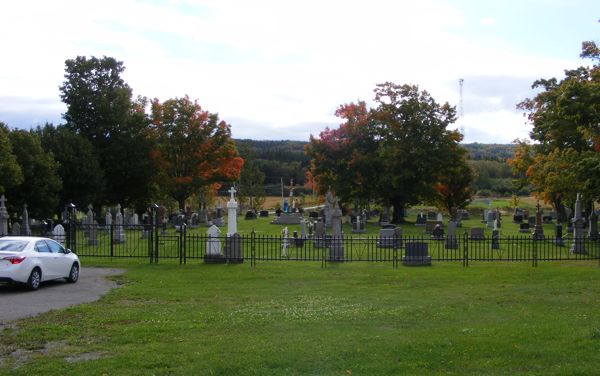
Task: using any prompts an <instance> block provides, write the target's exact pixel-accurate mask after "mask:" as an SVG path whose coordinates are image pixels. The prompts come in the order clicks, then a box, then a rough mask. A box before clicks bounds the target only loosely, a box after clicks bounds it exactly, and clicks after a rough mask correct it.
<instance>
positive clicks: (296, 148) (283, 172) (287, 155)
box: [235, 140, 310, 195]
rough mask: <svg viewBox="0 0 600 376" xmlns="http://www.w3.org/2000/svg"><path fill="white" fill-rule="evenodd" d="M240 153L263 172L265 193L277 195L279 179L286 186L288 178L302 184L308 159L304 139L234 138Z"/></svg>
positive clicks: (279, 184)
mask: <svg viewBox="0 0 600 376" xmlns="http://www.w3.org/2000/svg"><path fill="white" fill-rule="evenodd" d="M235 142H236V145H237V148H238V151H239V153H240V155H241V156H242V157H243V158H244V159H246V158H252V159H254V161H255V163H256V164H257V165H258V167H259V168H260V170H261V171H262V172H263V173H264V174H265V189H266V191H267V194H268V195H269V194H272V195H278V194H279V192H280V189H281V188H280V186H281V179H283V183H284V184H285V185H286V186H287V185H289V183H290V179H294V184H296V185H300V186H302V185H303V184H304V179H305V175H306V171H307V170H308V167H309V162H310V161H309V160H308V157H307V156H306V154H304V145H306V144H307V142H305V141H288V140H286V141H256V140H235Z"/></svg>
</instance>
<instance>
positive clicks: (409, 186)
mask: <svg viewBox="0 0 600 376" xmlns="http://www.w3.org/2000/svg"><path fill="white" fill-rule="evenodd" d="M375 102H376V103H377V107H376V108H375V109H374V110H373V114H372V117H373V121H374V126H375V128H376V131H375V134H376V135H377V137H378V138H379V139H380V140H381V141H380V147H379V152H378V156H379V158H380V161H381V165H382V169H383V171H385V173H384V174H382V175H381V178H380V181H379V190H380V193H381V195H382V200H383V202H384V204H386V205H392V206H393V208H394V213H393V219H392V221H393V222H394V223H398V222H401V221H403V217H404V210H405V208H406V207H407V206H408V205H413V204H416V203H418V202H420V201H427V200H430V199H432V198H433V197H434V196H435V195H436V190H435V183H437V181H438V179H439V178H440V177H441V176H444V171H449V170H450V167H451V165H449V164H448V162H449V161H458V160H459V159H456V158H451V157H452V155H453V153H455V152H456V150H457V147H458V146H457V144H458V143H459V142H460V140H461V139H462V136H461V135H460V133H459V132H458V131H452V130H448V129H447V127H448V126H449V125H450V124H452V123H453V122H454V121H455V120H456V110H455V108H454V107H452V106H450V105H449V104H448V103H444V104H442V105H440V104H438V103H437V102H436V101H435V100H434V99H433V98H432V97H431V95H429V93H427V92H426V91H419V88H418V86H414V85H396V84H393V83H390V82H386V83H384V84H379V85H377V87H376V89H375Z"/></svg>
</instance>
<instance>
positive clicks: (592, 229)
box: [588, 211, 598, 240]
mask: <svg viewBox="0 0 600 376" xmlns="http://www.w3.org/2000/svg"><path fill="white" fill-rule="evenodd" d="M588 239H591V240H598V214H597V213H596V211H592V214H591V215H590V219H589V221H588Z"/></svg>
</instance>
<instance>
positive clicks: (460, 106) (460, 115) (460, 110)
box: [458, 78, 465, 140]
mask: <svg viewBox="0 0 600 376" xmlns="http://www.w3.org/2000/svg"><path fill="white" fill-rule="evenodd" d="M464 83H465V80H464V79H462V78H459V79H458V93H459V102H458V118H459V119H460V128H459V129H460V134H462V135H463V140H464V137H465V123H464V119H463V117H464V116H465V110H464V108H463V85H464Z"/></svg>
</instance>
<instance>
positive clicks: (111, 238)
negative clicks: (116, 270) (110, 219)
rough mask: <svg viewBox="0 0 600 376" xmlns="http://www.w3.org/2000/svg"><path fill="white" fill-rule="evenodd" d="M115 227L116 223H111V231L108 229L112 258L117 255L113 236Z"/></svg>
mask: <svg viewBox="0 0 600 376" xmlns="http://www.w3.org/2000/svg"><path fill="white" fill-rule="evenodd" d="M114 228H115V224H113V223H111V224H110V226H109V231H108V237H109V239H110V242H109V244H110V258H112V257H113V256H114V255H115V247H114V238H113V232H114Z"/></svg>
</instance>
